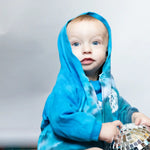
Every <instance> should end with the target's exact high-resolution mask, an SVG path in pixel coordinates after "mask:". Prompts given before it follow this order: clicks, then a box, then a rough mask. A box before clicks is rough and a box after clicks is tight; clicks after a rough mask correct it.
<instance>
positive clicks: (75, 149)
mask: <svg viewBox="0 0 150 150" xmlns="http://www.w3.org/2000/svg"><path fill="white" fill-rule="evenodd" d="M82 15H90V16H92V17H94V18H96V19H98V20H100V21H101V22H102V23H103V24H104V25H105V26H106V28H107V30H108V36H109V40H108V56H107V59H106V61H105V63H104V65H103V68H102V73H101V74H100V75H99V82H100V84H101V91H102V106H101V107H100V106H99V104H98V99H97V96H96V93H95V90H94V88H93V86H92V84H91V83H90V82H89V79H88V78H87V77H86V75H85V73H84V71H83V69H82V65H81V63H80V61H79V60H78V59H77V57H76V56H75V55H73V53H72V49H71V45H70V42H69V40H68V36H67V24H68V23H69V22H70V21H71V20H69V21H68V22H67V23H66V25H65V26H64V27H63V28H62V30H61V32H60V34H59V37H58V50H59V57H60V63H61V68H60V72H59V74H58V77H57V81H56V84H55V86H54V88H53V90H52V92H51V94H50V95H49V97H48V98H47V101H46V104H45V107H44V111H43V120H42V123H41V134H40V137H39V141H38V150H79V149H87V148H90V147H101V148H104V142H102V141H98V137H99V134H100V131H101V126H102V123H106V122H112V121H115V120H120V121H121V122H122V123H123V124H124V123H130V122H131V116H132V113H133V112H137V111H138V110H137V109H136V108H133V107H131V106H130V105H129V104H128V103H127V102H126V101H125V100H124V99H123V98H122V97H121V96H120V95H119V93H118V90H117V88H116V86H115V83H114V79H113V77H112V75H111V50H112V44H111V29H110V27H109V24H108V23H107V21H106V20H105V19H104V18H103V17H102V16H100V15H98V14H96V13H93V12H87V13H84V14H82Z"/></svg>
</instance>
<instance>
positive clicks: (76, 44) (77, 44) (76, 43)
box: [72, 42, 80, 46]
mask: <svg viewBox="0 0 150 150" xmlns="http://www.w3.org/2000/svg"><path fill="white" fill-rule="evenodd" d="M79 45H80V44H79V42H74V43H72V46H79Z"/></svg>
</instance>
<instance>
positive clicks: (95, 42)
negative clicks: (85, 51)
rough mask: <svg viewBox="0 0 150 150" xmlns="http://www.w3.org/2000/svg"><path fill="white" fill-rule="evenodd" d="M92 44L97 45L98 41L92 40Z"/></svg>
mask: <svg viewBox="0 0 150 150" xmlns="http://www.w3.org/2000/svg"><path fill="white" fill-rule="evenodd" d="M92 44H93V45H98V44H100V42H98V41H94V42H92Z"/></svg>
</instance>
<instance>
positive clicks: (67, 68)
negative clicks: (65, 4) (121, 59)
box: [58, 12, 112, 81]
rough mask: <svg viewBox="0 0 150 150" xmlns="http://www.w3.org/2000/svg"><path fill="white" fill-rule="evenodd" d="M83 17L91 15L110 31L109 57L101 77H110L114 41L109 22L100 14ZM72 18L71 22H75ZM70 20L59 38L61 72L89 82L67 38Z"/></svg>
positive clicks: (87, 13)
mask: <svg viewBox="0 0 150 150" xmlns="http://www.w3.org/2000/svg"><path fill="white" fill-rule="evenodd" d="M81 15H89V16H92V17H94V18H96V19H98V20H99V21H101V22H102V23H103V24H104V25H105V27H106V29H107V31H108V37H109V39H108V48H107V51H108V56H107V59H106V61H105V63H104V65H103V68H102V73H101V76H103V77H105V76H106V77H110V74H111V50H112V41H111V29H110V26H109V24H108V22H107V21H106V20H105V19H104V18H103V17H102V16H100V15H99V14H96V13H94V12H86V13H83V14H81ZM73 19H74V18H72V19H71V20H73ZM71 20H69V21H68V22H67V23H66V24H65V26H64V27H63V28H62V30H61V32H60V34H59V36H58V50H59V58H60V63H61V71H63V72H67V73H68V74H71V76H78V77H80V79H81V80H82V81H83V80H88V79H86V78H87V77H86V76H85V73H84V71H83V69H82V65H81V63H80V61H79V60H78V59H77V58H76V56H75V55H74V54H73V53H72V49H71V45H70V42H69V39H68V36H67V25H68V23H69V22H70V21H71Z"/></svg>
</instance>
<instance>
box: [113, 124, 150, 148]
mask: <svg viewBox="0 0 150 150" xmlns="http://www.w3.org/2000/svg"><path fill="white" fill-rule="evenodd" d="M120 133H121V136H120V137H119V138H118V139H117V140H116V141H114V142H113V144H112V145H111V149H112V150H150V128H149V127H146V126H144V125H138V126H137V125H135V124H134V123H129V124H125V125H123V127H122V128H121V129H120Z"/></svg>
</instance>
